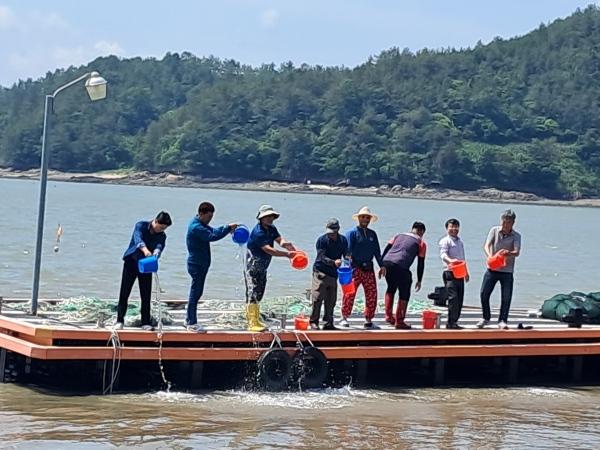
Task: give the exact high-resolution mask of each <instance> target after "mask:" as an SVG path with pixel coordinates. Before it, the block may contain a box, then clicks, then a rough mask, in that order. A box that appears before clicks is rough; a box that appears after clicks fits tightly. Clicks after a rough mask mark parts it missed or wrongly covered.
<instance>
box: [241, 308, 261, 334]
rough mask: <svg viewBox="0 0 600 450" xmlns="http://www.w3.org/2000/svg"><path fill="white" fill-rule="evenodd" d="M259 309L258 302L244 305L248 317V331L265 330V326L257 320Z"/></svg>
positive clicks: (257, 331)
mask: <svg viewBox="0 0 600 450" xmlns="http://www.w3.org/2000/svg"><path fill="white" fill-rule="evenodd" d="M259 317H260V309H259V307H258V303H248V305H247V306H246V318H247V319H248V331H252V332H255V333H259V332H261V331H265V329H266V327H265V326H264V324H262V323H261V322H260V320H259Z"/></svg>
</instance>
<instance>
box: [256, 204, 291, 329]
mask: <svg viewBox="0 0 600 450" xmlns="http://www.w3.org/2000/svg"><path fill="white" fill-rule="evenodd" d="M279 216H280V214H279V213H278V212H276V211H275V210H274V209H273V207H272V206H270V205H262V206H261V207H260V208H259V209H258V214H257V215H256V219H257V220H258V223H257V224H256V226H255V227H254V228H253V229H252V231H251V233H250V238H249V239H248V254H249V258H248V262H247V266H246V269H247V270H246V275H247V278H246V282H247V284H248V285H247V289H246V302H247V305H246V318H247V320H248V331H264V330H265V329H266V325H265V324H264V323H263V322H262V321H261V318H260V307H259V303H260V301H261V300H262V299H263V296H264V295H265V288H266V286H267V270H268V268H269V265H270V264H271V259H272V257H273V256H277V257H285V258H290V259H292V258H293V257H294V255H295V254H296V253H295V252H296V247H294V245H293V244H292V243H291V242H288V241H286V240H285V239H284V238H283V237H282V236H281V234H279V231H278V230H277V228H276V227H275V225H273V222H274V221H275V220H276V219H278V218H279ZM275 243H277V244H278V245H279V247H281V249H276V248H275V247H274V245H275Z"/></svg>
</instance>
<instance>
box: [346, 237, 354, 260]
mask: <svg viewBox="0 0 600 450" xmlns="http://www.w3.org/2000/svg"><path fill="white" fill-rule="evenodd" d="M346 240H347V241H348V257H350V258H352V252H353V251H354V230H350V231H348V233H347V234H346Z"/></svg>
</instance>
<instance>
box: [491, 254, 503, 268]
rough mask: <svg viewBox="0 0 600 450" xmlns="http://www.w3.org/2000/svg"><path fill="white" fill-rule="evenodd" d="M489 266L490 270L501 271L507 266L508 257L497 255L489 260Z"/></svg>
mask: <svg viewBox="0 0 600 450" xmlns="http://www.w3.org/2000/svg"><path fill="white" fill-rule="evenodd" d="M487 266H488V269H490V270H500V269H502V268H503V267H504V266H506V256H504V255H501V254H500V253H496V254H494V255H492V256H490V257H489V258H488V259H487Z"/></svg>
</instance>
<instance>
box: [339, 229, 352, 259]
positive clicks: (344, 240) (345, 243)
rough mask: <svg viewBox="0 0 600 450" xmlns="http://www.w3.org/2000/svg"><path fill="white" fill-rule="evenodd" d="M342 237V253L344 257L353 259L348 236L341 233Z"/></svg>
mask: <svg viewBox="0 0 600 450" xmlns="http://www.w3.org/2000/svg"><path fill="white" fill-rule="evenodd" d="M340 239H342V243H343V247H344V252H343V253H342V257H343V258H346V259H351V258H352V254H351V253H350V248H349V247H348V238H347V237H346V236H343V235H341V234H340Z"/></svg>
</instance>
